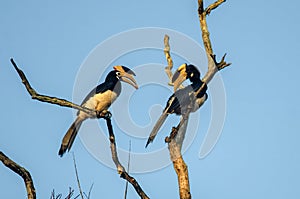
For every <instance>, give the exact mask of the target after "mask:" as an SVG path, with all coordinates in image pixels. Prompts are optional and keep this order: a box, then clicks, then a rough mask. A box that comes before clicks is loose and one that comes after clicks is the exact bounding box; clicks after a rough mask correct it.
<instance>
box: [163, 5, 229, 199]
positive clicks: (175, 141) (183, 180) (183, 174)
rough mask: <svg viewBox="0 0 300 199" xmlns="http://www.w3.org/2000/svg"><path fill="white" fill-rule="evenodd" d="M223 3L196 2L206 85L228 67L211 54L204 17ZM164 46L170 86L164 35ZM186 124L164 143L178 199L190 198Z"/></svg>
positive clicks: (167, 41) (169, 62) (167, 53)
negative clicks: (185, 156)
mask: <svg viewBox="0 0 300 199" xmlns="http://www.w3.org/2000/svg"><path fill="white" fill-rule="evenodd" d="M224 2H225V0H218V1H216V2H215V3H213V4H211V5H209V6H208V7H207V8H205V9H204V5H203V0H198V15H199V21H200V27H201V32H202V40H203V44H204V48H205V51H206V54H207V58H208V71H207V73H206V74H205V76H204V77H203V78H202V81H203V82H204V83H206V84H208V83H209V82H210V81H211V80H212V78H213V77H214V75H215V74H216V73H217V72H218V71H220V70H222V69H223V68H225V67H227V66H229V65H230V63H226V62H225V56H226V54H225V55H224V56H223V57H222V59H221V61H220V62H217V61H216V55H215V54H214V53H213V49H212V45H211V41H210V37H209V31H208V27H207V22H206V16H207V15H209V14H210V13H211V11H212V10H214V9H216V8H217V7H218V6H219V5H221V4H222V3H224ZM164 45H165V48H164V53H165V56H166V60H167V62H168V66H167V67H166V68H165V71H166V73H167V75H168V77H169V79H170V82H169V85H172V83H171V78H172V71H171V70H172V68H173V61H172V57H171V55H170V45H169V36H168V35H166V36H165V38H164ZM181 87H182V86H181ZM200 90H201V88H200V89H199V90H198V92H199V91H200ZM187 124H188V119H184V118H181V120H180V123H179V124H178V126H177V127H173V128H172V131H171V133H170V136H169V137H166V139H165V141H166V142H167V143H168V149H169V152H170V159H171V161H172V163H173V167H174V170H175V172H176V174H177V179H178V187H179V195H180V199H190V198H191V193H190V183H189V175H188V167H187V165H186V163H185V162H184V160H183V158H182V154H181V147H182V144H183V141H184V137H185V133H186V128H187ZM179 127H180V128H179ZM175 135H176V136H175Z"/></svg>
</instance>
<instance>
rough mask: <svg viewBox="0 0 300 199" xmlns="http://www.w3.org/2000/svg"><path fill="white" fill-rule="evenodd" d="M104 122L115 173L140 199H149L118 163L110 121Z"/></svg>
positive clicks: (108, 119)
mask: <svg viewBox="0 0 300 199" xmlns="http://www.w3.org/2000/svg"><path fill="white" fill-rule="evenodd" d="M105 120H106V125H107V129H108V133H109V141H110V150H111V155H112V159H113V162H114V163H115V165H116V167H117V171H118V173H119V174H120V177H121V178H123V179H125V180H127V181H128V182H129V183H131V184H132V186H133V187H134V189H135V190H136V192H137V193H138V195H139V196H140V197H141V199H149V197H148V196H147V195H146V193H145V192H144V191H143V189H142V188H141V187H140V185H139V184H138V182H137V181H136V180H135V179H134V178H133V177H131V176H130V175H129V174H128V173H127V172H126V170H125V168H124V167H123V166H122V164H121V163H120V161H119V158H118V153H117V147H116V141H115V135H114V132H113V127H112V124H111V119H110V118H105Z"/></svg>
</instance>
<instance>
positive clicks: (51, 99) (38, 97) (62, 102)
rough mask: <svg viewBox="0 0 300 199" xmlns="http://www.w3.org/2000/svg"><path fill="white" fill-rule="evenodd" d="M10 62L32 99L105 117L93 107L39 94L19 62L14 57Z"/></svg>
mask: <svg viewBox="0 0 300 199" xmlns="http://www.w3.org/2000/svg"><path fill="white" fill-rule="evenodd" d="M10 62H11V63H12V65H13V66H14V68H15V70H16V71H17V72H18V74H19V76H20V78H21V80H22V83H23V84H24V86H25V87H26V90H27V91H28V93H29V94H30V95H31V98H32V99H35V100H38V101H41V102H47V103H50V104H56V105H59V106H64V107H69V108H74V109H77V110H80V111H83V112H86V113H87V114H89V115H91V116H92V117H98V118H101V117H105V116H104V115H102V114H101V113H99V112H98V111H96V110H92V109H88V108H85V107H82V106H79V105H77V104H74V103H72V102H69V101H67V100H65V99H60V98H56V97H50V96H46V95H41V94H38V93H37V92H36V91H35V90H34V89H33V88H32V87H31V85H30V83H29V81H28V80H27V78H26V76H25V74H24V73H23V71H22V70H21V69H20V68H19V67H18V66H17V64H16V63H15V62H14V60H13V59H10Z"/></svg>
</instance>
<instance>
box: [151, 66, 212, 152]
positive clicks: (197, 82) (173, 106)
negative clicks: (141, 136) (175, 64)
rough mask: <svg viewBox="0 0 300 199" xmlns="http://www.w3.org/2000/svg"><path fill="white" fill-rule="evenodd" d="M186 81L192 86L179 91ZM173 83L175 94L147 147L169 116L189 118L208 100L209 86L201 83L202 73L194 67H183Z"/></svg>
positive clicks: (156, 125)
mask: <svg viewBox="0 0 300 199" xmlns="http://www.w3.org/2000/svg"><path fill="white" fill-rule="evenodd" d="M186 79H189V80H190V81H191V83H192V84H190V85H188V86H186V87H184V88H183V89H179V90H177V88H178V87H179V86H180V85H181V84H182V83H183V82H184V81H185V80H186ZM172 83H173V84H174V94H173V95H171V96H170V97H169V99H168V101H167V105H166V107H165V109H164V110H163V113H162V115H161V116H160V117H159V119H158V121H157V122H156V124H155V125H154V127H153V129H152V131H151V133H150V136H149V138H148V141H147V143H146V147H147V146H148V144H150V143H151V142H153V140H154V138H155V136H156V135H157V133H158V131H159V129H160V127H161V126H162V124H163V123H164V122H165V120H166V118H167V116H168V115H169V114H173V113H175V114H176V115H182V117H183V118H187V117H188V114H189V113H191V112H195V111H197V110H198V109H199V107H200V106H201V105H202V104H203V103H204V102H205V101H206V100H207V97H208V96H207V94H206V90H207V85H206V84H205V83H204V82H202V81H201V79H200V72H199V70H198V69H197V68H196V67H195V66H194V65H191V64H189V65H188V64H183V65H181V66H180V67H179V68H178V69H177V70H176V72H175V73H174V75H173V77H172Z"/></svg>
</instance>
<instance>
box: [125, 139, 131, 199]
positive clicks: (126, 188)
mask: <svg viewBox="0 0 300 199" xmlns="http://www.w3.org/2000/svg"><path fill="white" fill-rule="evenodd" d="M130 155H131V140H129V149H128V163H127V172H128V173H129V169H130ZM127 193H128V181H126V185H125V192H124V199H127Z"/></svg>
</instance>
